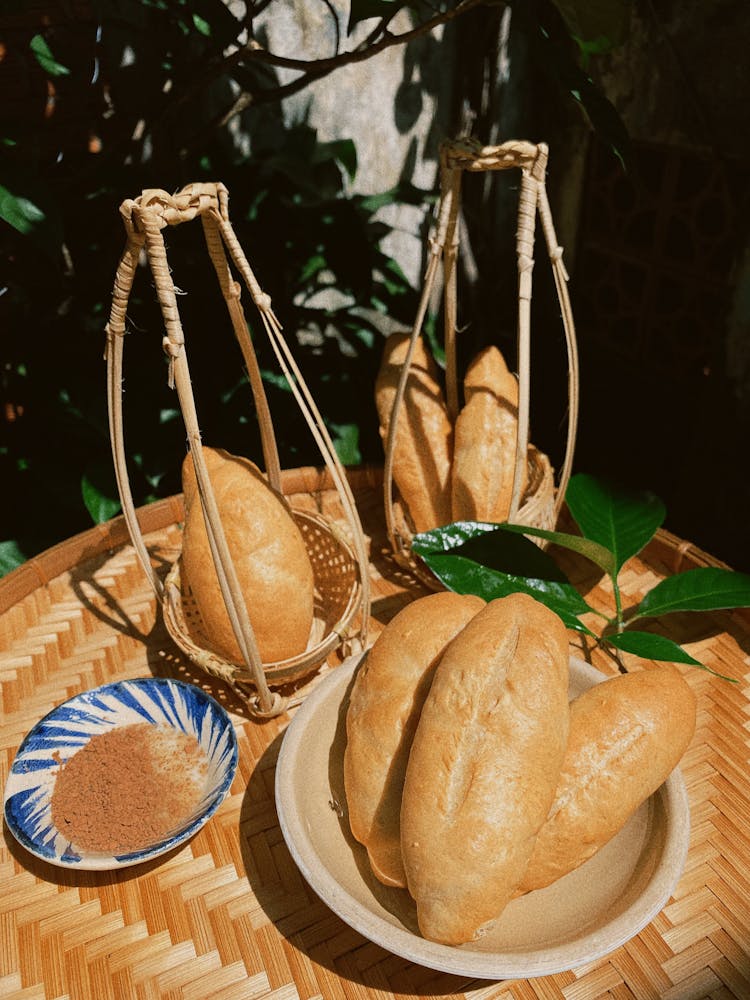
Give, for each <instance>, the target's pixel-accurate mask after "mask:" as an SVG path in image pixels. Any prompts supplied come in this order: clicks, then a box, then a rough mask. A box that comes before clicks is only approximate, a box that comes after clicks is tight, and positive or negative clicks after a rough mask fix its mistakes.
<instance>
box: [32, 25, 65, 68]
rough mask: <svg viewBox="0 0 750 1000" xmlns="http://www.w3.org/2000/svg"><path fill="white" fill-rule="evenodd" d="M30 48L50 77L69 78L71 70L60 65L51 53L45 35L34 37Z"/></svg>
mask: <svg viewBox="0 0 750 1000" xmlns="http://www.w3.org/2000/svg"><path fill="white" fill-rule="evenodd" d="M29 48H30V49H31V51H32V52H33V53H34V58H35V59H36V61H37V62H38V63H39V65H40V66H41V67H42V69H43V70H44V72H45V73H49V75H50V76H69V75H70V70H69V69H68V67H67V66H63V65H62V63H59V62H58V61H57V60H56V59H55V57H54V56H53V55H52V52H51V51H50V47H49V45H47V42H46V39H45V38H44V35H34V37H33V38H32V39H31V41H30V42H29Z"/></svg>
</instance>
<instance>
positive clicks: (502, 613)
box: [401, 594, 569, 945]
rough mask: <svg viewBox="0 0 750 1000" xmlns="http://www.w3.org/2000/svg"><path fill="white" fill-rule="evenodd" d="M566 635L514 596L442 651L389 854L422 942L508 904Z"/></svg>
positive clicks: (559, 752) (537, 810) (559, 704)
mask: <svg viewBox="0 0 750 1000" xmlns="http://www.w3.org/2000/svg"><path fill="white" fill-rule="evenodd" d="M568 672H569V652H568V637H567V632H566V630H565V627H564V626H563V624H562V622H561V621H560V619H559V618H558V617H557V616H556V615H555V614H553V613H552V612H551V611H549V610H548V609H547V608H545V607H543V605H541V604H540V603H539V602H537V601H535V600H534V599H533V598H531V597H528V596H527V595H525V594H514V595H511V596H510V597H505V598H499V599H497V600H495V601H491V602H490V603H489V604H488V605H487V606H486V608H484V609H483V610H482V611H480V612H479V613H478V614H477V615H475V617H474V618H472V620H471V621H470V622H469V623H468V624H467V625H466V626H465V628H464V629H463V630H462V631H461V632H460V633H459V634H458V636H457V637H456V638H455V639H454V640H453V641H452V642H451V643H450V644H449V645H448V647H447V648H446V650H445V653H444V654H443V656H442V658H441V660H440V663H439V664H438V666H437V668H436V670H435V675H434V677H433V682H432V687H431V689H430V693H429V695H428V697H427V699H426V701H425V704H424V707H423V709H422V714H421V717H420V721H419V725H418V726H417V731H416V733H415V736H414V741H413V744H412V750H411V754H410V757H409V764H408V767H407V772H406V779H405V783H404V793H403V800H402V807H401V847H402V852H403V857H404V865H405V869H406V875H407V882H408V887H409V892H410V893H411V895H412V896H413V897H414V899H415V901H416V904H417V917H418V921H419V926H420V930H421V932H422V934H423V935H424V936H425V937H426V938H428V939H430V940H434V941H439V942H442V943H444V944H452V945H455V944H461V943H464V942H467V941H471V940H473V939H475V938H476V937H477V936H478V935H480V934H481V933H482V932H483V930H484V927H485V925H486V924H487V923H488V922H490V921H492V920H494V919H495V918H496V917H497V916H499V914H500V913H501V912H502V910H503V909H504V908H505V905H506V904H507V903H508V902H509V900H510V899H511V898H512V896H513V894H514V892H515V890H516V889H517V887H518V885H519V883H520V881H521V879H522V877H523V874H524V871H525V870H526V866H527V864H528V861H529V858H530V856H531V852H532V848H533V845H534V839H535V837H536V834H537V832H538V831H539V829H540V827H541V826H542V824H543V823H544V821H545V818H546V816H547V814H548V812H549V809H550V807H551V805H552V802H553V799H554V795H555V790H556V788H557V784H558V779H559V774H560V768H561V766H562V762H563V758H564V754H565V748H566V744H567V736H568V698H567V692H568Z"/></svg>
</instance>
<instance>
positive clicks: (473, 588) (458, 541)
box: [412, 521, 593, 635]
mask: <svg viewBox="0 0 750 1000" xmlns="http://www.w3.org/2000/svg"><path fill="white" fill-rule="evenodd" d="M412 549H413V551H414V552H415V553H417V554H418V555H419V556H420V557H421V558H422V559H423V561H424V562H425V564H426V565H427V566H428V567H429V568H430V570H431V571H432V572H433V573H434V574H435V576H436V577H437V578H438V579H439V580H440V581H441V582H442V583H443V584H444V585H445V586H446V587H447V588H448V589H449V590H454V591H455V592H456V593H459V594H477V595H478V596H479V597H483V598H484V599H485V600H487V601H490V600H493V599H494V598H496V597H505V596H507V595H508V594H514V593H519V592H520V593H525V594H530V595H531V596H532V597H534V598H536V599H537V600H538V601H540V602H541V603H542V604H544V605H546V607H548V608H550V610H551V611H554V612H555V614H557V615H559V617H560V618H562V620H563V622H564V623H565V625H566V626H567V627H568V628H572V629H575V630H576V631H579V632H586V633H587V634H588V635H591V634H592V633H591V632H590V630H589V629H588V628H587V627H586V626H585V625H583V623H582V622H581V621H580V620H579V619H578V617H577V616H578V615H580V614H586V613H588V612H591V611H592V610H593V609H592V608H591V607H590V606H589V605H588V604H587V603H586V601H585V600H584V599H583V597H581V595H580V594H579V593H578V591H577V590H576V589H575V587H573V586H572V584H571V583H569V581H568V580H567V578H566V577H565V575H564V573H563V572H562V570H561V569H560V568H559V566H558V565H557V564H556V563H555V562H554V560H553V559H551V557H550V556H548V555H547V554H546V553H545V552H543V551H542V550H541V549H540V548H539V547H538V546H537V545H534V544H533V542H530V541H528V539H526V538H523V537H522V536H520V535H514V534H511V533H507V532H502V531H498V530H497V526H496V525H491V524H484V523H481V522H472V521H460V522H456V523H454V524H451V525H447V526H446V527H443V528H435V529H433V530H432V531H426V532H423V533H422V534H418V535H415V537H414V538H413V539H412Z"/></svg>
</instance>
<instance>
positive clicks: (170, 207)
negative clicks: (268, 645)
mask: <svg viewBox="0 0 750 1000" xmlns="http://www.w3.org/2000/svg"><path fill="white" fill-rule="evenodd" d="M227 205H228V194H227V191H226V188H224V186H223V185H221V184H191V185H188V187H186V188H185V189H183V191H181V192H179V193H178V194H177V195H174V196H170V195H168V194H167V193H166V192H164V191H161V190H156V189H153V190H148V191H144V192H143V194H142V195H141V197H140V198H138V199H135V200H132V201H131V200H128V201H127V202H124V203H123V206H122V208H121V213H122V215H123V219H124V221H125V227H126V235H127V241H126V249H125V252H124V253H123V257H122V259H121V262H120V266H119V268H118V272H117V276H116V280H115V290H114V293H113V303H112V309H111V316H110V321H109V323H108V325H107V360H108V400H109V409H110V432H111V438H112V448H113V456H114V460H115V468H116V474H117V479H118V488H119V490H120V497H121V501H122V505H123V511H124V513H125V517H126V521H127V524H128V528H129V531H130V534H131V538H132V540H133V544H134V547H135V550H136V552H137V554H138V558H139V559H140V561H141V563H142V565H143V567H144V569H145V570H146V572H147V573H148V575H149V578H150V580H151V583H152V586H153V587H154V589H155V591H156V593H157V595H159V596H160V597H161V596H162V592H163V588H162V585H161V582H160V580H159V578H158V576H157V575H156V573H155V572H154V570H153V568H152V567H151V565H150V561H149V558H148V552H147V551H146V548H145V544H144V542H143V537H142V533H141V531H140V527H139V525H138V522H137V518H136V516H135V510H134V506H133V500H132V495H131V491H130V485H129V481H128V476H127V468H126V462H125V447H124V436H123V429H122V424H123V421H122V400H121V391H120V389H121V381H122V340H123V336H124V333H125V313H126V309H127V302H128V298H129V295H130V291H131V289H132V284H133V276H134V271H135V267H136V264H137V261H138V258H139V255H140V253H141V251H142V250H143V249H145V252H146V256H147V259H148V262H149V265H150V267H151V271H152V274H153V277H154V283H155V285H156V290H157V296H158V300H159V305H160V308H161V312H162V317H163V320H164V326H165V336H164V338H163V341H162V343H163V347H164V350H165V352H166V354H167V357H168V359H169V384H170V385H172V386H174V387H175V388H176V389H177V394H178V399H179V403H180V408H181V411H182V414H183V419H184V421H185V427H186V430H187V437H188V443H189V447H190V450H191V453H192V456H193V462H194V466H195V473H196V480H197V484H198V494H199V497H200V502H201V506H202V509H203V515H204V518H205V522H206V529H207V534H208V540H209V545H210V548H211V553H212V557H213V561H214V565H215V568H216V572H217V577H218V580H219V585H220V588H221V592H222V596H223V599H224V602H225V604H226V607H227V612H228V614H229V618H230V622H231V624H232V629H233V631H234V634H235V637H236V639H237V642H238V644H239V647H240V650H241V652H242V656H243V660H244V661H245V664H246V666H247V667H248V669H249V671H250V674H251V676H252V678H253V683H254V685H255V688H256V691H257V692H258V695H257V706H256V708H255V711H256V714H258V715H274V714H278V713H279V712H280V711H282V710H283V709H284V707H285V704H286V702H285V700H284V699H282V698H281V697H280V695H279V694H278V693H275V692H272V691H271V690H270V688H269V686H268V682H267V680H266V677H265V673H264V670H263V664H262V661H261V658H260V654H259V650H258V646H257V642H256V640H255V635H254V633H253V629H252V626H251V624H250V620H249V617H248V614H247V608H246V605H245V602H244V599H243V595H242V592H241V588H240V586H239V583H238V580H237V575H236V572H235V569H234V565H233V562H232V558H231V554H230V552H229V549H228V546H227V543H226V538H225V536H224V531H223V527H222V524H221V518H220V515H219V511H218V508H217V505H216V501H215V497H214V493H213V489H212V486H211V482H210V478H209V476H208V471H207V469H206V465H205V461H204V458H203V451H202V444H201V436H200V429H199V425H198V418H197V413H196V408H195V400H194V396H193V392H192V383H191V379H190V372H189V368H188V362H187V355H186V352H185V340H184V334H183V330H182V325H181V322H180V316H179V311H178V308H177V298H176V292H175V287H174V284H173V282H172V278H171V273H170V269H169V265H168V262H167V255H166V249H165V246H164V239H163V235H162V230H163V228H164V227H165V226H167V225H178V224H179V223H181V222H185V221H189V220H191V219H194V218H196V217H200V218H201V221H202V223H203V228H204V234H205V239H206V245H207V249H208V252H209V256H210V257H211V260H212V263H213V265H214V270H215V271H216V275H217V278H218V280H219V285H220V287H221V290H222V294H223V295H224V299H225V302H226V305H227V309H228V311H229V315H230V318H231V321H232V326H233V329H234V333H235V336H236V338H237V340H238V342H239V344H240V348H241V350H242V353H243V357H244V359H245V362H246V365H247V369H248V375H249V379H250V383H251V388H252V390H253V394H254V396H255V402H256V409H257V412H258V418H259V422H260V425H261V438H262V443H263V452H264V459H265V462H266V472H267V475H268V477H269V481H270V483H271V485H272V486H274V487H275V488H276V489H277V490H279V491H280V490H281V483H280V468H279V459H278V451H277V448H276V440H275V437H274V434H273V425H272V423H271V417H270V411H269V409H268V404H267V400H266V396H265V391H264V389H263V385H262V379H261V376H260V371H259V368H258V364H257V359H256V355H255V351H254V349H253V346H252V342H251V340H250V336H249V332H248V328H247V323H246V322H245V318H244V314H243V312H242V308H241V305H240V302H239V296H240V286H239V284H238V283H236V282H235V281H234V280H233V278H232V275H231V272H230V269H229V264H228V261H227V257H226V252H225V248H226V251H227V252H228V253H229V256H230V257H231V259H232V261H233V263H234V264H235V266H236V267H237V268H238V270H239V271H240V274H241V276H242V278H243V280H244V282H245V285H246V286H247V288H248V290H249V291H250V294H251V297H252V299H253V301H254V303H255V305H256V306H257V308H258V310H259V312H260V315H261V319H262V322H263V325H264V327H265V329H266V332H267V333H268V335H269V338H270V339H271V343H272V346H273V349H274V352H275V353H276V356H277V358H279V361H280V364H281V366H282V370H283V372H284V374H285V376H286V377H287V380H288V381H289V383H290V386H291V388H292V391H293V392H294V395H295V397H296V398H297V401H298V403H299V405H300V408H301V410H302V412H303V415H304V416H305V419H306V420H307V422H308V425H309V426H310V429H311V431H312V433H313V436H314V437H315V440H316V443H317V444H318V446H319V448H320V451H321V454H322V456H323V459H324V462H325V464H326V466H327V468H328V469H329V472H330V473H331V475H332V476H333V479H334V482H335V485H336V487H337V489H338V492H339V496H340V498H341V501H342V506H343V508H344V513H345V515H346V517H347V521H348V524H349V527H350V530H351V534H352V538H353V541H354V547H355V553H356V557H357V563H358V569H359V575H360V587H361V591H362V612H361V626H360V643H361V645H362V648H364V647H365V645H366V643H367V629H368V623H369V613H370V580H369V561H368V557H367V552H366V548H365V541H364V532H363V530H362V526H361V523H360V521H359V516H358V513H357V510H356V505H355V502H354V497H353V494H352V491H351V487H350V485H349V482H348V480H347V478H346V475H345V472H344V470H343V466H342V465H341V463H340V461H339V459H338V457H337V456H336V452H335V449H334V447H333V444H332V442H331V439H330V437H329V435H328V433H327V430H326V429H325V425H324V423H323V419H322V417H321V415H320V413H319V412H318V411H317V408H316V407H315V404H314V402H313V400H312V397H311V395H310V393H309V390H308V389H307V387H306V385H305V384H304V380H303V379H302V376H301V373H300V372H299V370H298V368H297V366H296V365H295V363H294V360H293V358H292V356H291V353H290V352H289V349H288V347H287V346H286V344H285V343H284V340H283V337H282V336H281V326H280V324H279V322H278V320H277V318H276V316H275V314H274V312H273V310H272V308H271V300H270V297H269V296H268V295H266V294H265V293H264V292H263V291H262V289H261V288H260V286H259V284H258V282H257V279H256V278H255V275H254V273H253V271H252V269H251V268H250V265H249V263H248V262H247V259H246V258H245V255H244V253H243V252H242V249H241V247H240V245H239V241H238V240H237V238H236V236H235V234H234V231H233V229H232V227H231V224H230V222H229V216H228V208H227Z"/></svg>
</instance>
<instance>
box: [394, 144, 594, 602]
mask: <svg viewBox="0 0 750 1000" xmlns="http://www.w3.org/2000/svg"><path fill="white" fill-rule="evenodd" d="M547 159H548V150H547V146H546V145H544V144H539V145H534V144H532V143H530V142H524V141H509V142H506V143H503V144H502V145H500V146H482V145H480V144H479V143H478V142H476V141H474V140H471V139H460V140H451V141H446V142H444V143H443V145H442V146H441V150H440V186H441V192H440V200H439V202H438V208H437V212H436V218H435V224H434V226H433V230H432V232H431V234H430V238H429V254H428V262H427V267H426V271H425V278H424V285H423V288H422V294H421V298H420V302H419V306H418V309H417V315H416V318H415V321H414V325H413V327H412V330H411V340H410V344H409V348H408V350H407V354H406V357H405V359H404V363H403V366H402V369H401V372H400V377H399V382H398V385H397V389H396V394H395V397H394V401H393V407H392V410H391V417H390V423H389V427H388V434H387V436H386V441H385V463H384V470H383V472H384V474H383V499H384V506H385V521H386V529H387V534H388V539H389V542H390V547H391V549H392V550H393V554H394V558H395V559H396V561H397V562H398V563H399V564H400V565H401V566H403V567H405V568H407V569H409V570H410V571H411V572H412V573H414V574H415V575H416V576H418V577H419V578H420V579H421V580H422V581H423V582H425V583H427V584H428V585H429V586H430V587H433V588H436V589H437V588H438V587H439V586H440V584H439V583H438V581H437V580H436V578H435V577H434V576H433V575H432V574H431V573H429V571H428V570H427V569H426V567H424V565H423V564H422V562H421V560H419V559H418V557H417V556H416V555H415V554H414V553H413V552H412V549H411V542H412V539H413V537H414V530H413V526H412V525H411V523H410V522H409V518H408V514H407V511H406V509H405V505H404V504H403V502H402V500H401V498H400V497H399V495H398V490H397V488H396V486H395V484H394V481H393V463H394V451H395V442H396V432H397V425H398V420H399V416H400V415H401V413H402V409H403V402H404V394H405V389H406V383H407V379H408V375H409V371H410V368H411V365H412V359H413V355H414V349H415V346H416V343H417V340H418V338H419V336H420V334H421V331H422V326H423V323H424V318H425V315H426V312H427V309H428V305H429V303H430V301H431V298H432V295H433V291H434V289H435V286H436V280H437V277H438V273H439V271H440V268H441V265H442V278H443V306H444V310H443V311H444V340H445V391H446V403H447V408H448V414H449V417H450V420H451V421H452V422H454V423H455V420H456V417H457V415H458V413H459V409H460V399H459V390H458V376H457V372H456V315H457V281H456V262H457V258H458V254H459V244H460V226H459V220H460V214H461V185H462V180H463V175H464V173H472V174H473V173H480V172H484V171H488V170H511V169H518V170H520V172H521V183H520V194H519V203H518V226H517V231H516V257H517V267H518V320H517V342H518V383H519V386H518V389H519V403H518V439H517V448H516V455H515V464H514V474H513V489H512V496H511V505H510V513H509V516H508V521H510V522H512V523H516V524H524V525H528V526H530V527H536V528H544V529H553V528H554V526H555V524H556V523H557V519H558V516H559V513H560V508H561V506H562V503H563V500H564V497H565V491H566V489H567V485H568V481H569V479H570V473H571V468H572V464H573V454H574V450H575V440H576V433H577V424H578V399H579V377H578V348H577V344H576V336H575V327H574V323H573V313H572V309H571V305H570V299H569V296H568V289H567V282H568V274H567V272H566V270H565V265H564V264H563V260H562V255H563V249H562V247H561V246H559V245H558V243H557V237H556V234H555V229H554V224H553V221H552V213H551V211H550V206H549V201H548V199H547V192H546V187H545V174H546V167H547ZM537 215H538V216H539V220H540V223H541V228H542V233H543V236H544V240H545V243H546V246H547V252H548V255H549V259H550V262H551V265H552V271H553V275H554V280H555V287H556V290H557V297H558V302H559V305H560V310H561V315H562V323H563V331H564V336H565V341H566V346H567V357H568V374H567V388H568V412H567V440H566V447H565V456H564V460H563V463H562V466H561V468H560V472H559V476H558V478H557V482H555V473H554V470H553V468H552V466H551V464H550V461H549V459H548V458H547V456H546V455H544V454H543V453H542V452H541V451H539V450H537V449H535V448H533V447H529V415H530V398H529V397H530V382H531V378H530V367H531V297H532V269H533V266H534V237H535V230H536V219H537ZM524 463H526V465H527V476H528V485H527V488H526V490H525V492H524V494H523V495H521V483H522V473H523V467H524ZM539 544H542V545H543V544H544V543H543V542H540V543H539Z"/></svg>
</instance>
